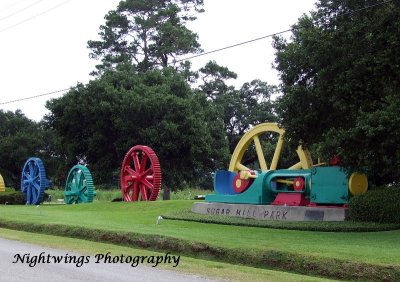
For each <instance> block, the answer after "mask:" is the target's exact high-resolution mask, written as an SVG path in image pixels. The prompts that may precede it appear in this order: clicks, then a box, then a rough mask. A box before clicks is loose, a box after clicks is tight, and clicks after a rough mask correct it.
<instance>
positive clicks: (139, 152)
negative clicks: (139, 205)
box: [120, 145, 161, 202]
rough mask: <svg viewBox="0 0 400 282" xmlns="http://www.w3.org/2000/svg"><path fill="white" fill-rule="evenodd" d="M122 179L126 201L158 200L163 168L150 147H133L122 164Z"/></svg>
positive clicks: (122, 189) (122, 190)
mask: <svg viewBox="0 0 400 282" xmlns="http://www.w3.org/2000/svg"><path fill="white" fill-rule="evenodd" d="M120 177H121V179H120V180H121V192H122V195H123V199H124V201H127V202H131V201H138V200H142V201H155V200H157V197H158V194H159V193H160V189H161V167H160V162H159V160H158V157H157V155H156V153H155V152H154V151H153V150H152V149H151V148H150V147H147V146H143V145H136V146H134V147H132V148H131V149H130V150H129V151H128V153H126V155H125V158H124V160H123V162H122V166H121V176H120Z"/></svg>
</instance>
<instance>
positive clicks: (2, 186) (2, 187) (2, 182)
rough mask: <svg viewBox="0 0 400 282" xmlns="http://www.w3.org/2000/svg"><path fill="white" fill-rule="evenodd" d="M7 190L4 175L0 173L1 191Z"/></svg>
mask: <svg viewBox="0 0 400 282" xmlns="http://www.w3.org/2000/svg"><path fill="white" fill-rule="evenodd" d="M5 191H6V185H5V184H4V179H3V176H1V174H0V192H5Z"/></svg>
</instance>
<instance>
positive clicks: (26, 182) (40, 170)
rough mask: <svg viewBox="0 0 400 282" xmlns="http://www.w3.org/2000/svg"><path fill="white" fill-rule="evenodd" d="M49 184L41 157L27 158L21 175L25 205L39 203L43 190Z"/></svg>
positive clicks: (41, 199)
mask: <svg viewBox="0 0 400 282" xmlns="http://www.w3.org/2000/svg"><path fill="white" fill-rule="evenodd" d="M50 186H51V182H50V181H49V180H48V179H47V177H46V171H45V169H44V165H43V162H42V160H41V159H39V158H29V159H28V160H27V161H26V163H25V165H24V168H23V169H22V176H21V191H22V192H23V193H25V196H26V204H27V205H39V204H40V203H41V202H42V201H43V196H44V190H46V189H47V188H49V187H50Z"/></svg>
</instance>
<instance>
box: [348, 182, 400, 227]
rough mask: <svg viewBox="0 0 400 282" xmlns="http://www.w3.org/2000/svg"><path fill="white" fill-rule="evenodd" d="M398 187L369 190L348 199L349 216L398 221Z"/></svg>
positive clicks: (399, 197)
mask: <svg viewBox="0 0 400 282" xmlns="http://www.w3.org/2000/svg"><path fill="white" fill-rule="evenodd" d="M399 203H400V188H399V187H390V188H384V189H377V190H372V191H369V192H367V193H365V194H363V195H360V196H356V197H353V198H351V199H350V203H349V218H350V219H351V220H356V221H369V222H380V223H400V205H399Z"/></svg>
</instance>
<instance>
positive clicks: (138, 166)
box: [132, 152, 140, 172]
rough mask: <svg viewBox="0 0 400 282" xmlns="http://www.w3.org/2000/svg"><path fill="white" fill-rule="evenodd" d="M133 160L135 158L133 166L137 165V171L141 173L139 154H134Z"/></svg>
mask: <svg viewBox="0 0 400 282" xmlns="http://www.w3.org/2000/svg"><path fill="white" fill-rule="evenodd" d="M132 158H133V164H134V165H135V171H136V172H139V171H140V163H139V157H138V153H136V152H134V153H133V156H132Z"/></svg>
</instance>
